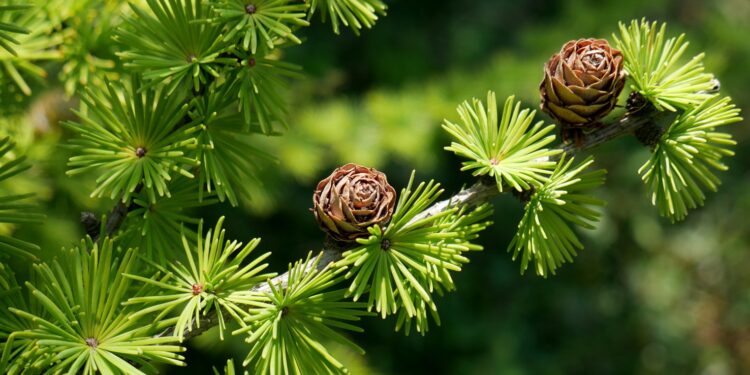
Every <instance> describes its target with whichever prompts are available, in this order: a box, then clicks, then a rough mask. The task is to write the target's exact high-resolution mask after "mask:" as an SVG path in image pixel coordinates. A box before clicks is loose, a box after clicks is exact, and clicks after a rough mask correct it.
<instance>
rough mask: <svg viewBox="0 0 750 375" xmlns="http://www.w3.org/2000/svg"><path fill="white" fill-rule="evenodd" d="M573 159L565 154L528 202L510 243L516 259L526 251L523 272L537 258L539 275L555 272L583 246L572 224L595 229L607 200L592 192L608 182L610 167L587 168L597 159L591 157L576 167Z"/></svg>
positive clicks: (536, 268) (522, 261)
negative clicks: (606, 176)
mask: <svg viewBox="0 0 750 375" xmlns="http://www.w3.org/2000/svg"><path fill="white" fill-rule="evenodd" d="M573 160H574V159H573V158H570V159H568V160H567V161H566V160H565V158H564V157H563V159H561V160H560V161H559V162H558V163H557V168H555V171H554V173H553V174H552V176H550V177H549V180H548V181H547V182H546V183H545V184H544V185H542V186H541V187H538V188H536V190H535V191H534V193H533V195H532V196H531V199H530V200H529V202H528V203H526V207H525V213H524V215H523V218H522V219H521V222H520V223H519V224H518V231H517V232H516V235H515V237H513V241H512V242H511V243H510V245H509V246H508V251H511V249H512V250H513V259H514V260H515V259H516V258H517V257H518V255H519V254H522V255H521V273H523V272H524V271H526V268H527V267H528V265H529V263H531V262H534V263H535V265H534V268H535V270H536V273H537V275H540V276H544V277H547V275H549V274H550V273H551V274H553V275H554V274H555V270H556V269H557V268H558V267H560V266H561V265H562V264H563V263H566V262H572V261H573V257H574V256H575V255H576V250H580V249H583V244H581V242H580V241H579V240H578V237H577V236H576V234H575V232H573V229H572V228H571V224H574V225H576V226H579V227H581V228H586V229H593V228H594V227H593V225H592V223H593V222H596V221H598V220H599V216H600V214H599V212H597V211H596V210H595V209H594V207H595V206H603V205H604V201H602V200H599V199H596V198H594V197H592V196H590V195H589V194H590V191H591V190H593V189H595V188H597V187H598V186H600V185H602V184H603V183H604V175H605V174H606V171H604V170H602V169H599V170H596V171H588V172H585V171H584V170H585V169H586V168H587V167H588V166H590V165H591V164H592V163H593V162H594V160H593V158H591V157H589V158H587V159H586V160H584V161H583V162H582V163H580V164H578V165H576V166H575V167H573Z"/></svg>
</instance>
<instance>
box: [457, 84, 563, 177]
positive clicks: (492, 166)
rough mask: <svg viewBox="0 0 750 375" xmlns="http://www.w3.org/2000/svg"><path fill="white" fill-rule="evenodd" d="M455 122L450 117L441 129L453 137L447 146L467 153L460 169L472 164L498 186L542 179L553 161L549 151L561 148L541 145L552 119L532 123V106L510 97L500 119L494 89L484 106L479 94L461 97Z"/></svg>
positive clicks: (547, 141)
mask: <svg viewBox="0 0 750 375" xmlns="http://www.w3.org/2000/svg"><path fill="white" fill-rule="evenodd" d="M458 114H459V116H460V117H461V122H460V123H459V124H454V123H452V122H450V121H448V120H446V121H445V123H444V124H443V129H445V131H447V132H448V133H449V134H450V135H452V136H453V137H454V138H455V140H456V141H455V142H451V145H450V146H448V147H446V148H445V149H446V150H448V151H453V152H454V153H455V154H456V155H458V156H462V157H464V158H467V159H469V161H465V162H463V167H462V168H461V170H462V171H466V170H472V171H473V172H472V174H473V175H474V176H483V175H489V176H490V177H494V178H495V181H496V183H497V188H498V190H499V191H501V192H502V191H503V186H504V185H505V186H510V187H511V188H513V189H516V190H518V191H522V190H528V189H530V188H531V187H533V186H539V185H541V184H543V183H544V182H545V181H546V179H547V176H549V175H550V174H552V170H553V169H554V167H555V162H554V161H551V160H550V157H552V156H555V155H557V154H559V153H560V152H561V151H560V150H555V149H548V148H545V146H547V145H548V144H550V143H551V142H552V141H554V140H555V136H554V135H553V134H550V133H551V132H552V131H553V130H554V129H555V126H554V125H547V126H545V125H544V122H542V121H538V122H537V123H535V124H534V125H533V126H531V123H532V121H533V120H534V115H535V114H536V111H530V110H529V109H524V110H521V103H520V102H517V103H515V104H514V97H513V96H511V97H508V99H506V100H505V106H504V107H503V113H502V118H501V119H500V123H499V124H498V116H497V103H496V100H495V93H494V92H492V91H490V92H489V93H488V94H487V109H485V107H484V105H483V104H482V102H481V101H480V100H478V99H473V100H472V103H471V104H469V102H464V103H463V104H461V105H460V106H459V107H458Z"/></svg>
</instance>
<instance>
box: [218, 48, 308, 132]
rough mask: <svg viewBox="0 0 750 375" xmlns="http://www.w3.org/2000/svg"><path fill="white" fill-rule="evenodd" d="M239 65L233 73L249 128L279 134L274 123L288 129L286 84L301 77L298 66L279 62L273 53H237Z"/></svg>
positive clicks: (237, 95) (262, 51) (242, 110)
mask: <svg viewBox="0 0 750 375" xmlns="http://www.w3.org/2000/svg"><path fill="white" fill-rule="evenodd" d="M238 58H239V59H240V60H241V62H240V65H239V66H238V67H237V68H235V69H233V70H232V71H231V74H232V76H233V77H235V78H234V82H236V83H237V85H236V87H235V89H237V90H238V92H237V94H234V96H236V97H238V98H239V102H240V107H239V109H240V110H241V112H242V114H243V116H244V119H245V124H246V127H247V128H249V127H250V124H256V123H257V124H258V125H259V126H260V132H261V133H263V134H268V135H271V134H273V135H279V132H278V131H277V130H275V129H274V125H275V124H279V125H281V126H282V127H283V128H284V129H285V128H286V127H287V110H286V108H287V105H286V96H287V91H288V90H287V81H288V80H289V79H292V78H302V74H301V73H300V71H301V70H302V69H301V68H300V67H299V66H297V65H294V64H290V63H287V62H283V61H280V60H279V59H277V58H275V57H274V56H273V55H272V54H270V52H268V53H267V52H266V51H264V50H261V51H259V53H258V54H257V55H251V54H247V53H244V52H239V53H238Z"/></svg>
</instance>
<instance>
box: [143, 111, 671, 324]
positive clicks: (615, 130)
mask: <svg viewBox="0 0 750 375" xmlns="http://www.w3.org/2000/svg"><path fill="white" fill-rule="evenodd" d="M673 116H674V114H671V113H666V112H659V111H656V110H653V109H652V108H644V109H642V110H641V111H638V112H636V113H634V114H626V115H624V116H622V117H620V118H619V119H617V120H615V121H613V122H612V123H609V124H605V125H604V126H602V127H601V128H598V129H596V130H594V131H592V132H591V133H588V134H586V135H585V137H584V140H583V142H581V144H578V145H575V144H561V145H559V146H558V148H559V149H561V150H563V152H564V153H565V154H568V155H574V154H576V153H578V152H581V151H585V150H589V149H592V148H595V147H597V146H599V145H601V144H603V143H606V142H608V141H611V140H613V139H615V138H618V137H620V136H623V135H626V134H635V132H636V131H638V130H639V129H642V128H644V127H654V128H655V129H657V130H660V129H662V128H664V127H665V125H666V124H668V121H671V118H672V117H673ZM504 191H510V189H504ZM500 194H501V193H500V191H499V190H498V188H497V185H496V184H495V182H494V180H492V181H490V180H489V179H480V180H479V181H477V182H476V183H475V184H474V185H472V186H470V187H468V188H466V189H462V190H461V191H459V192H458V193H456V194H455V195H453V196H452V197H450V198H448V199H445V200H442V201H439V202H436V203H435V204H433V205H432V206H431V207H429V208H428V209H426V210H424V211H423V212H421V213H420V214H418V215H417V216H415V217H414V219H412V220H411V222H416V221H418V220H422V219H425V218H428V217H430V216H434V215H436V214H439V213H441V212H443V211H444V210H446V209H449V208H451V207H455V206H469V207H477V206H479V205H481V204H483V203H485V202H489V201H490V200H491V199H492V198H494V197H496V196H498V195H500ZM345 250H346V248H340V247H336V246H333V245H332V243H330V242H329V243H326V245H324V249H323V252H322V253H321V255H320V256H321V259H320V261H319V262H318V263H317V270H323V269H325V267H327V266H328V265H329V264H331V263H333V262H336V261H337V260H339V259H341V254H342V253H343V252H344V251H345ZM313 263H314V260H311V261H309V262H308V263H307V265H306V267H307V268H308V269H311V268H312V265H313ZM288 281H289V274H288V273H283V274H280V275H278V276H276V277H274V278H272V279H270V280H268V282H267V283H262V284H260V285H258V286H256V287H255V288H253V289H252V290H253V291H256V292H270V291H271V288H270V287H269V284H273V285H280V286H281V287H286V285H287V282H288ZM217 324H218V321H217V318H216V314H215V313H210V314H207V315H206V316H203V317H201V319H200V327H198V326H195V325H193V329H192V331H188V332H186V333H185V339H189V338H191V337H195V336H197V335H200V334H201V333H203V332H205V331H207V330H208V329H210V328H211V327H213V326H215V325H217ZM173 334H174V329H173V327H170V328H168V329H166V330H164V331H163V332H161V333H159V334H158V335H156V336H170V335H173Z"/></svg>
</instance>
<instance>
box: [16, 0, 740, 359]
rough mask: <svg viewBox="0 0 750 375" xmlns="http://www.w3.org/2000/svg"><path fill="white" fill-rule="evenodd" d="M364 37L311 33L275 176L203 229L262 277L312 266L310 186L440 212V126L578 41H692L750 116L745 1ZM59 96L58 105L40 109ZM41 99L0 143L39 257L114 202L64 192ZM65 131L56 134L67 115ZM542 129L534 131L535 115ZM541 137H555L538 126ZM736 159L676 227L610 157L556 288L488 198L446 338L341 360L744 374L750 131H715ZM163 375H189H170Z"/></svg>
mask: <svg viewBox="0 0 750 375" xmlns="http://www.w3.org/2000/svg"><path fill="white" fill-rule="evenodd" d="M389 6H390V9H389V13H388V16H387V17H384V18H383V19H381V20H380V21H379V22H378V23H377V25H376V26H375V27H374V28H373V29H372V30H368V31H365V32H364V33H363V34H362V35H361V36H360V37H356V36H354V35H352V33H351V32H350V31H349V30H344V31H343V32H342V35H341V36H336V35H333V34H332V33H331V31H330V25H326V24H320V23H319V22H314V23H313V26H312V27H310V28H309V29H306V30H304V31H302V33H301V35H303V36H304V37H305V43H304V44H302V45H301V46H298V47H293V48H290V49H287V52H286V53H287V54H286V56H285V58H286V59H287V60H289V61H292V62H295V63H297V64H300V65H302V66H303V67H304V68H305V71H306V72H307V76H308V78H307V79H305V80H304V81H301V82H296V83H295V84H294V86H293V90H292V92H293V94H292V95H293V97H292V102H293V104H292V106H291V115H292V121H291V122H290V123H291V124H292V126H291V127H290V129H289V131H288V133H287V134H286V135H285V136H283V137H279V138H273V139H271V140H269V139H267V138H263V137H258V144H259V147H263V148H265V149H267V150H268V151H270V152H271V153H273V154H275V155H276V156H277V157H278V163H277V164H274V165H267V166H266V167H265V169H264V170H263V171H262V176H263V177H262V186H260V185H259V186H257V187H254V189H255V190H257V193H256V194H255V198H254V199H253V200H252V201H251V202H249V203H246V204H245V205H244V206H243V207H239V208H232V207H230V206H228V205H219V206H210V207H208V208H205V209H204V210H203V211H201V212H198V213H196V214H197V215H199V216H201V217H204V218H206V219H207V220H209V222H212V221H213V220H215V219H216V218H217V217H219V216H221V215H227V216H228V220H227V222H228V225H229V231H230V234H231V235H232V236H233V237H236V238H238V239H242V240H245V239H248V238H251V237H255V236H260V237H262V238H263V242H262V245H261V246H262V247H263V249H265V250H271V251H273V252H274V255H273V258H272V259H271V264H272V268H274V270H277V271H282V270H283V269H284V268H285V266H286V264H287V263H288V262H291V261H294V260H296V259H299V258H301V257H303V256H304V255H305V254H306V252H307V251H308V250H311V249H319V248H320V246H321V243H322V234H321V233H320V232H319V231H318V229H317V226H316V224H315V221H314V219H313V216H312V215H311V214H310V212H309V211H308V209H309V207H310V206H311V195H312V191H313V189H314V186H315V184H316V183H317V181H318V180H320V179H321V178H323V177H325V176H326V175H327V174H328V173H329V172H330V170H332V169H333V168H335V167H336V166H337V165H340V164H343V163H345V162H358V163H362V164H366V165H370V166H373V167H376V168H378V169H381V170H383V171H385V172H386V173H387V174H388V176H389V179H390V181H391V183H392V184H393V185H394V186H396V187H397V188H401V187H403V186H404V185H405V183H406V181H407V179H408V176H409V173H410V171H411V170H412V169H416V170H417V175H418V176H419V177H420V178H435V179H436V180H438V181H440V182H442V183H443V184H444V186H445V187H446V190H447V194H449V193H451V192H455V191H457V190H458V189H460V187H461V186H463V185H467V184H471V183H472V179H471V176H469V175H468V174H465V173H460V172H459V171H458V169H459V165H460V160H458V159H457V158H455V157H453V156H452V155H450V154H448V153H447V152H445V151H443V150H442V147H443V146H445V145H447V144H448V142H449V140H448V138H447V137H446V135H445V134H443V133H442V131H441V130H440V123H441V121H442V119H443V118H451V119H454V118H456V115H455V114H454V113H455V107H456V105H457V104H459V103H460V102H461V101H463V100H466V99H469V98H471V97H480V98H483V97H484V96H485V95H486V91H487V90H495V91H496V92H497V93H498V96H499V97H500V98H504V97H505V96H507V95H511V94H515V95H516V96H517V97H520V98H521V99H522V100H523V101H524V102H525V103H526V104H527V105H528V106H531V107H537V106H538V102H539V100H538V84H539V82H540V81H541V78H542V75H541V74H542V65H543V64H544V62H545V61H546V60H547V59H548V58H549V57H550V55H552V54H553V53H555V52H557V50H558V49H559V48H560V46H561V45H562V44H563V43H564V42H566V41H568V40H570V39H576V38H581V37H603V38H609V37H610V35H611V33H612V32H614V31H616V28H617V22H618V21H629V20H631V19H639V18H642V17H646V18H647V19H650V20H659V21H666V22H668V23H669V29H668V32H669V33H670V34H672V35H677V34H678V33H681V32H685V33H687V35H688V39H689V40H690V41H691V46H690V48H689V51H688V54H690V55H694V54H697V53H699V52H701V51H705V52H706V54H707V57H706V66H707V69H708V70H709V71H711V72H713V73H715V74H716V75H717V77H718V78H719V79H720V80H721V82H722V90H723V91H724V92H725V93H728V94H729V95H731V96H732V97H733V98H734V100H735V101H736V103H737V104H738V106H739V107H740V108H744V109H747V108H750V106H749V105H748V104H750V90H748V87H750V69H749V68H748V67H750V41H748V39H747V36H748V35H750V1H747V0H718V1H703V0H631V1H601V0H599V1H596V0H589V1H583V0H577V1H565V2H563V1H543V0H529V1H512V0H507V1H506V0H502V1H501V0H472V1H445V0H409V1H391V2H389ZM51 91H52V92H54V88H52V89H51ZM54 95H55V94H54V93H52V94H48V95H45V94H42V95H40V96H38V97H37V98H36V101H37V102H36V103H35V104H34V105H33V106H32V111H31V112H30V113H29V114H28V115H26V117H24V118H23V121H24V122H23V123H24V124H25V125H24V126H21V127H18V126H13V127H6V128H7V129H11V130H9V131H12V132H13V133H14V134H15V136H16V137H17V138H18V141H19V144H20V145H21V147H22V148H24V149H26V152H27V153H28V154H29V155H30V157H31V159H32V160H33V162H34V164H35V165H34V168H33V169H32V171H31V172H30V173H27V174H26V175H25V176H24V177H23V178H20V179H16V180H14V186H13V187H12V189H14V190H15V189H17V190H26V191H28V190H33V191H36V192H38V193H39V195H40V200H41V201H42V204H43V205H44V206H45V208H44V210H45V211H46V212H47V213H48V216H49V218H48V221H47V222H46V224H45V225H44V226H41V227H23V228H20V229H19V230H18V232H17V234H18V235H19V236H21V237H24V238H33V239H34V240H35V241H36V242H37V243H41V244H42V246H43V247H44V249H45V251H49V252H54V251H56V250H57V249H59V248H60V247H61V246H65V245H68V244H71V243H73V242H75V241H77V240H78V239H79V238H80V236H82V234H83V231H82V228H80V225H79V224H78V222H77V221H78V215H79V212H80V211H82V210H94V211H96V212H104V211H105V210H106V209H107V208H108V207H111V204H112V203H111V202H106V201H102V200H93V199H90V198H88V193H89V192H90V191H91V189H90V187H91V186H92V185H91V181H90V180H86V179H81V178H78V177H77V178H75V179H73V178H68V177H66V176H65V175H64V170H65V167H64V163H65V160H66V159H67V156H68V151H67V150H66V149H64V148H62V147H60V146H59V145H56V144H57V143H58V142H60V141H61V139H64V138H66V137H67V136H68V134H67V133H66V132H65V131H63V130H62V129H60V128H59V127H58V126H57V125H56V119H57V117H56V115H53V116H52V117H51V119H47V116H49V114H50V113H52V114H56V113H57V111H56V108H50V107H51V106H55V105H57V104H54V105H53V104H50V103H52V102H54V100H49V98H53V97H54ZM63 116H64V115H63ZM540 116H543V115H540ZM545 119H548V118H545ZM727 130H728V131H730V132H731V133H733V135H734V136H735V137H736V139H737V140H738V142H739V147H738V148H737V155H736V156H735V157H734V158H731V159H730V160H728V162H729V164H730V167H731V169H730V171H729V172H726V173H722V174H721V177H722V178H723V181H724V184H723V186H722V188H721V190H720V191H719V193H717V194H710V196H709V198H708V200H707V202H706V207H704V208H701V209H699V210H697V211H694V212H693V213H692V214H691V215H690V216H689V217H688V218H687V220H685V221H684V222H680V223H677V224H674V225H673V224H671V223H670V222H669V221H668V220H666V219H663V218H660V217H659V216H658V213H657V210H656V209H655V208H654V207H652V206H651V205H650V203H649V200H648V198H647V196H646V192H645V188H644V186H643V184H642V183H641V181H640V178H639V177H638V175H637V173H636V171H637V169H638V167H639V166H640V165H642V164H643V163H644V162H645V160H646V159H647V155H648V150H647V149H644V148H643V147H642V146H640V145H639V144H638V143H637V142H636V141H634V140H633V139H618V140H616V141H614V142H611V143H610V144H607V145H605V146H603V147H600V148H599V149H597V150H595V151H594V152H593V153H594V154H595V155H596V156H597V164H598V166H599V167H603V168H606V169H608V170H609V176H608V183H607V184H606V185H605V187H604V188H602V189H600V190H599V192H598V193H599V195H600V196H601V197H603V198H605V199H606V200H607V201H608V202H609V203H608V206H607V207H606V209H605V211H604V215H603V220H602V222H601V223H600V225H599V226H598V229H597V230H595V231H591V232H586V233H583V240H584V244H585V245H586V249H585V250H584V251H583V252H581V253H580V254H579V256H578V257H577V258H576V260H575V262H574V263H573V264H569V265H566V266H564V267H563V268H561V269H560V270H559V272H558V274H557V275H556V276H553V277H550V278H549V279H546V280H545V279H541V278H539V277H537V276H535V275H534V274H533V272H531V273H529V274H526V275H519V272H518V269H519V264H518V263H517V262H513V261H512V260H511V258H510V255H509V254H508V253H506V252H505V249H506V247H507V244H508V243H509V242H510V240H511V238H512V236H513V233H514V230H515V227H516V225H517V223H518V220H519V219H520V217H521V206H520V204H519V203H518V201H517V200H515V199H514V198H513V197H511V196H507V197H501V198H498V199H497V201H496V203H497V205H496V210H495V212H496V213H495V217H494V220H495V225H494V226H493V227H492V228H491V229H490V230H488V231H487V232H486V233H485V234H484V236H483V237H482V238H481V242H482V243H483V244H484V245H485V251H484V252H481V253H475V254H473V258H471V263H469V264H468V265H467V266H466V267H465V268H464V270H463V272H461V273H460V274H458V275H457V277H456V284H457V286H458V291H457V292H455V293H451V294H449V295H447V296H445V297H443V298H442V299H440V300H439V301H438V308H439V312H440V315H441V320H442V326H434V325H433V326H432V328H431V330H430V332H429V333H428V334H427V335H426V336H424V337H422V336H419V335H415V334H414V333H412V336H408V337H407V336H404V335H403V334H402V333H397V332H394V331H393V327H394V325H395V322H394V321H393V320H385V321H382V320H379V319H376V318H372V319H368V320H365V321H364V322H363V327H364V329H365V333H363V334H359V335H354V339H355V341H356V342H357V343H359V344H360V345H361V346H362V347H364V348H365V349H366V351H367V355H366V356H365V357H360V356H358V355H356V354H353V353H349V352H346V351H345V349H336V348H334V350H335V351H336V352H337V353H338V355H339V356H341V357H342V358H344V360H345V362H346V363H348V364H349V366H350V368H351V370H352V373H354V374H370V373H372V374H633V373H638V374H742V373H745V374H747V373H750V257H748V253H749V250H750V221H748V219H747V215H748V211H750V169H748V168H747V167H746V166H747V165H748V164H749V163H750V152H749V151H750V131H748V128H747V126H746V124H745V123H741V124H740V125H737V126H734V127H731V128H729V129H727ZM189 346H190V351H189V353H188V363H189V365H190V367H189V369H190V370H191V371H190V373H197V374H204V373H208V372H209V369H210V368H211V366H214V365H216V366H217V367H218V366H221V365H222V364H223V363H224V362H225V360H226V358H227V357H229V356H234V357H236V358H238V359H240V360H241V359H242V358H243V357H244V355H245V354H246V352H247V349H248V348H247V346H246V345H244V344H243V342H242V341H241V340H240V339H238V338H230V339H228V340H227V341H225V342H221V341H219V339H218V335H215V334H212V333H209V334H206V335H203V336H201V337H199V338H198V339H196V340H193V342H191V343H189ZM164 370H165V372H167V373H175V374H177V373H186V371H185V369H175V368H165V369H164Z"/></svg>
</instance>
